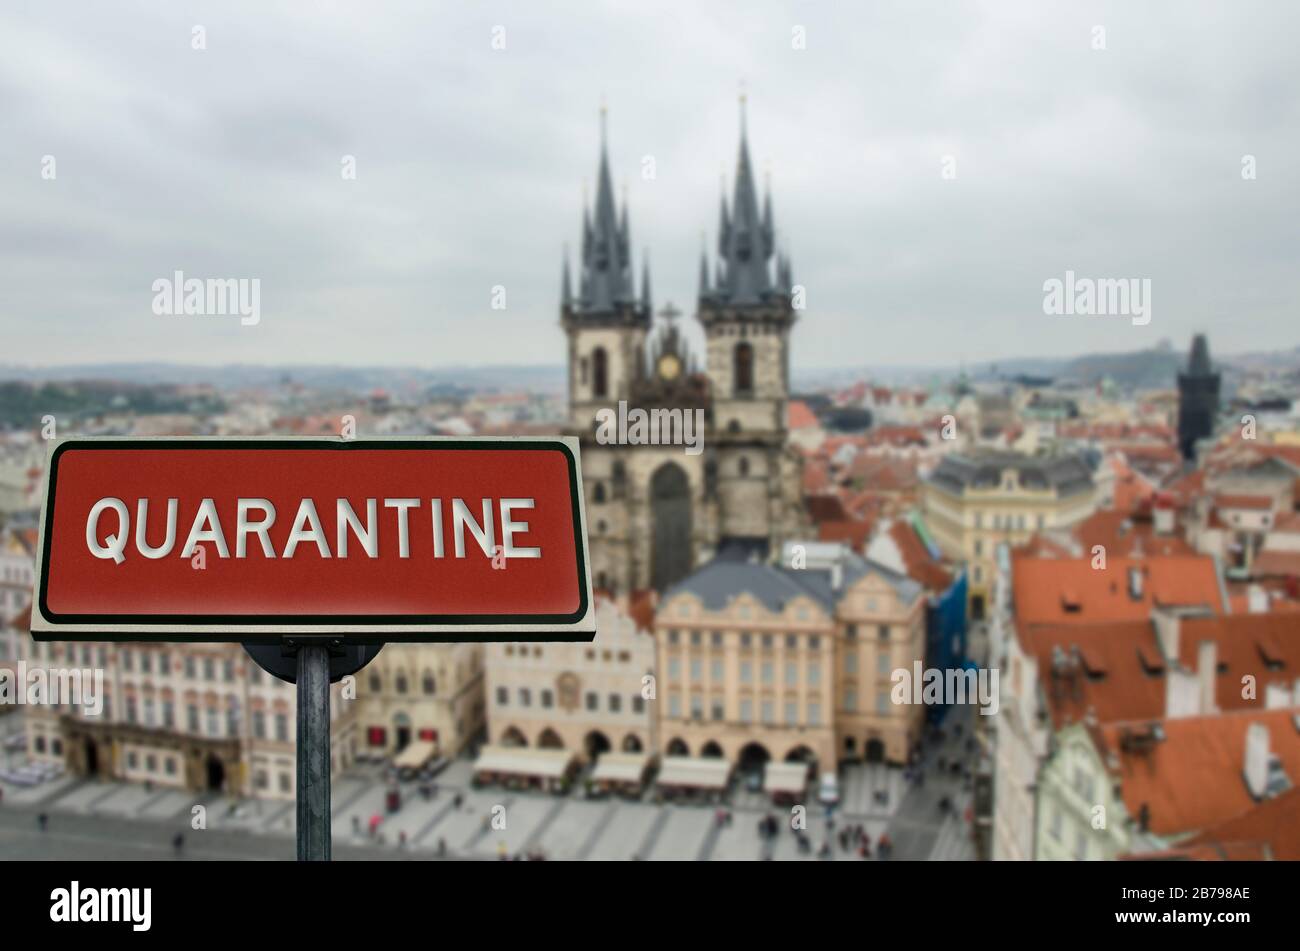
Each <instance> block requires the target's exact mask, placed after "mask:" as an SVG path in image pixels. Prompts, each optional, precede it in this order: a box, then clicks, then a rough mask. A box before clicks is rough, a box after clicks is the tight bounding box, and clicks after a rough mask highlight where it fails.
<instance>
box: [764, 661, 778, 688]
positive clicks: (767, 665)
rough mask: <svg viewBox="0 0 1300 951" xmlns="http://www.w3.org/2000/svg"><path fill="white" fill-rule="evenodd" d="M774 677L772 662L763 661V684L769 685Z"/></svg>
mask: <svg viewBox="0 0 1300 951" xmlns="http://www.w3.org/2000/svg"><path fill="white" fill-rule="evenodd" d="M775 677H776V672H775V671H774V669H773V666H772V662H771V661H770V660H766V661H764V662H763V683H765V684H770V683H771V682H772V681H773V680H774V679H775Z"/></svg>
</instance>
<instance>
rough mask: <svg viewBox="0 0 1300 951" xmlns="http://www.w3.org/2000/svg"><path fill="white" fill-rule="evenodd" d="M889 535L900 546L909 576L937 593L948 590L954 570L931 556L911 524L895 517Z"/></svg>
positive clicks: (899, 549)
mask: <svg viewBox="0 0 1300 951" xmlns="http://www.w3.org/2000/svg"><path fill="white" fill-rule="evenodd" d="M889 537H890V538H892V539H893V540H894V544H895V545H897V546H898V551H899V553H900V554H901V555H902V556H903V566H904V567H905V568H906V569H907V574H908V576H909V577H911V578H912V579H913V580H915V581H917V582H919V583H920V584H921V585H922V586H923V587H925V588H927V589H929V590H930V591H933V592H936V593H937V592H942V591H947V590H948V586H949V585H951V584H952V572H950V571H948V569H946V568H945V567H944V566H943V565H941V564H939V562H937V561H935V560H934V559H933V558H932V557H930V550H929V549H928V548H926V547H925V542H923V541H921V539H920V536H918V535H917V534H916V530H915V529H914V528H912V526H911V525H910V524H908V523H907V522H906V521H904V520H902V519H895V520H894V523H893V524H892V525H890V526H889Z"/></svg>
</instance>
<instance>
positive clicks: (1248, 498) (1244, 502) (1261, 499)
mask: <svg viewBox="0 0 1300 951" xmlns="http://www.w3.org/2000/svg"><path fill="white" fill-rule="evenodd" d="M1214 504H1215V505H1216V506H1218V507H1219V508H1221V509H1253V510H1256V511H1267V510H1269V509H1271V508H1272V507H1273V500H1272V499H1271V498H1270V497H1269V496H1267V495H1216V496H1215V497H1214Z"/></svg>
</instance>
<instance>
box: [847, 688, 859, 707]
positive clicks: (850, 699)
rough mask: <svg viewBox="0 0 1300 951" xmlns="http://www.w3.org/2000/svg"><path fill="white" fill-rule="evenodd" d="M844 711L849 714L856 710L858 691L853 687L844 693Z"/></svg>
mask: <svg viewBox="0 0 1300 951" xmlns="http://www.w3.org/2000/svg"><path fill="white" fill-rule="evenodd" d="M844 709H845V710H847V711H848V712H849V713H852V712H854V711H855V710H857V709H858V691H857V690H856V689H855V688H853V687H849V688H847V689H846V690H845V691H844Z"/></svg>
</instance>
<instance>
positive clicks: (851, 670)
mask: <svg viewBox="0 0 1300 951" xmlns="http://www.w3.org/2000/svg"><path fill="white" fill-rule="evenodd" d="M844 672H845V673H846V674H856V673H857V672H858V652H857V651H855V650H851V651H848V652H847V653H846V654H845V655H844Z"/></svg>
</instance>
